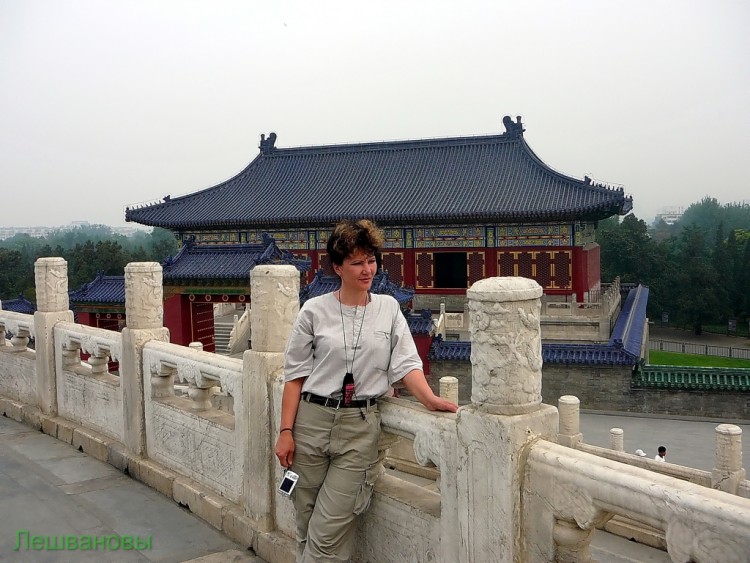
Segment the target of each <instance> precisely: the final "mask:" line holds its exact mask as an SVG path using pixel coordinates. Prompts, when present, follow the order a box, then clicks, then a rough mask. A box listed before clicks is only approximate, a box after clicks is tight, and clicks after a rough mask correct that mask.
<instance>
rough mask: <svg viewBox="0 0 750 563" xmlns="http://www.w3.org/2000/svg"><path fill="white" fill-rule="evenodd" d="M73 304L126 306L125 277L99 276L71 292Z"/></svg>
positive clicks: (101, 274) (70, 296)
mask: <svg viewBox="0 0 750 563" xmlns="http://www.w3.org/2000/svg"><path fill="white" fill-rule="evenodd" d="M69 298H70V302H71V303H111V304H118V305H124V304H125V277H124V276H105V275H104V274H103V273H100V274H99V275H97V276H96V277H95V278H94V279H93V280H92V281H90V282H88V283H85V284H83V285H82V286H81V287H80V288H78V289H75V290H73V291H71V292H69Z"/></svg>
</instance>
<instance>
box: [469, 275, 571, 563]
mask: <svg viewBox="0 0 750 563" xmlns="http://www.w3.org/2000/svg"><path fill="white" fill-rule="evenodd" d="M541 295H542V288H541V287H540V286H539V284H537V283H536V282H535V281H533V280H529V279H525V278H516V277H499V278H498V277H496V278H487V279H484V280H480V281H478V282H477V283H475V284H474V285H473V286H472V287H471V288H470V289H469V290H468V291H467V297H468V309H469V315H470V319H471V328H470V331H471V366H472V393H471V405H466V406H464V407H462V408H461V410H460V411H459V413H458V417H457V423H458V452H459V453H458V456H459V464H458V465H459V468H458V476H457V479H458V500H459V510H458V523H459V527H460V536H461V545H460V548H459V557H458V560H459V561H461V562H465V563H470V562H476V561H497V562H505V561H507V562H511V561H519V560H523V558H524V557H523V550H524V546H523V543H522V528H521V526H522V519H521V493H520V491H521V485H522V482H521V480H522V476H523V468H522V463H523V459H524V458H525V456H524V450H525V449H526V448H527V447H529V446H530V445H531V444H532V443H533V442H535V441H537V440H539V439H540V438H544V439H548V440H554V439H555V437H556V435H557V409H555V408H554V407H552V406H550V405H544V404H542V395H541V390H542V342H541V327H540V309H541V304H540V297H541Z"/></svg>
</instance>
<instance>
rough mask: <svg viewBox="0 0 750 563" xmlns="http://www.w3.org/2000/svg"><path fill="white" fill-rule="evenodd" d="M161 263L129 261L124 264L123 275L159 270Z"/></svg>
mask: <svg viewBox="0 0 750 563" xmlns="http://www.w3.org/2000/svg"><path fill="white" fill-rule="evenodd" d="M161 270H162V268H161V264H159V263H158V262H130V263H129V264H127V265H126V266H125V275H126V276H127V275H128V274H138V273H148V272H161Z"/></svg>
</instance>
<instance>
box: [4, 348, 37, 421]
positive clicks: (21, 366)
mask: <svg viewBox="0 0 750 563" xmlns="http://www.w3.org/2000/svg"><path fill="white" fill-rule="evenodd" d="M36 370H37V366H36V353H35V351H34V350H26V351H22V352H19V351H14V349H13V347H12V346H11V344H10V342H7V341H6V340H5V336H4V335H3V336H2V338H0V395H2V396H3V397H8V398H10V399H13V400H16V401H21V402H23V403H26V404H30V405H36V403H37V392H36V389H37V380H36ZM0 414H2V413H0Z"/></svg>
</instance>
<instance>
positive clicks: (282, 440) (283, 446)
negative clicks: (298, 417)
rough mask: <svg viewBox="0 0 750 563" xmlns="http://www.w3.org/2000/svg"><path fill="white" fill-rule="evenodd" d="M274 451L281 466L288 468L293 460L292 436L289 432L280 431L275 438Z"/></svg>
mask: <svg viewBox="0 0 750 563" xmlns="http://www.w3.org/2000/svg"><path fill="white" fill-rule="evenodd" d="M275 451H276V457H277V458H278V460H279V463H280V464H281V467H283V468H284V469H288V468H289V467H291V466H292V462H293V461H294V437H293V436H292V433H291V432H289V431H287V432H282V433H281V434H280V435H279V438H278V439H277V440H276V449H275Z"/></svg>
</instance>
